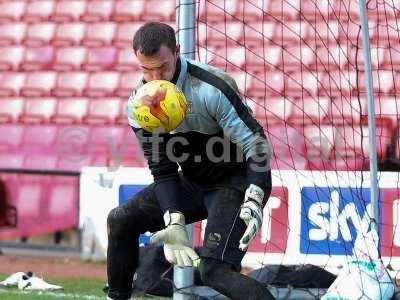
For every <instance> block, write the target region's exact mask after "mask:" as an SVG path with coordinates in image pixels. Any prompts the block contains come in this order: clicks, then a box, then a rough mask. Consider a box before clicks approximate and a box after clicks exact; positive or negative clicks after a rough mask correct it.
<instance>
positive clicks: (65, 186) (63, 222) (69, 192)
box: [48, 177, 79, 230]
mask: <svg viewBox="0 0 400 300" xmlns="http://www.w3.org/2000/svg"><path fill="white" fill-rule="evenodd" d="M78 190H79V180H78V178H70V177H67V178H65V179H63V180H62V181H61V182H60V181H59V180H56V181H55V182H54V183H53V184H52V186H51V188H50V195H49V206H48V214H49V216H50V217H51V218H54V219H56V220H58V222H57V221H55V222H56V224H57V223H59V224H57V230H66V229H70V228H74V227H76V226H77V224H78V218H79V217H78V213H77V212H78V206H79V202H78V201H79V193H78ZM65 199H68V201H65Z"/></svg>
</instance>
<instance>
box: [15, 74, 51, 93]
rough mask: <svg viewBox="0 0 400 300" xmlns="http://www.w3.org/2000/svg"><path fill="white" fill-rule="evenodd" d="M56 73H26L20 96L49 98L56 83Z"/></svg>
mask: <svg viewBox="0 0 400 300" xmlns="http://www.w3.org/2000/svg"><path fill="white" fill-rule="evenodd" d="M56 76H57V73H56V72H53V71H42V72H32V73H28V74H27V76H26V80H25V84H24V86H23V88H22V89H21V94H22V95H24V96H27V97H44V96H50V95H51V91H52V90H53V88H54V86H55V83H56Z"/></svg>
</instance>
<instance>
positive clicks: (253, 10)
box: [236, 0, 272, 21]
mask: <svg viewBox="0 0 400 300" xmlns="http://www.w3.org/2000/svg"><path fill="white" fill-rule="evenodd" d="M271 2H272V0H251V1H239V3H238V7H237V9H238V10H237V12H236V16H237V17H239V19H243V18H244V19H245V20H254V21H262V20H264V19H265V17H266V14H267V12H268V8H269V5H270V3H271Z"/></svg>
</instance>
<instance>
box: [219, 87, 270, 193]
mask: <svg viewBox="0 0 400 300" xmlns="http://www.w3.org/2000/svg"><path fill="white" fill-rule="evenodd" d="M213 106H214V108H215V110H214V112H215V115H214V117H215V119H216V120H217V122H218V124H219V125H220V126H221V128H222V129H223V131H224V134H225V136H227V137H228V138H229V139H230V140H231V141H232V142H234V143H235V144H237V145H239V146H240V147H241V149H242V150H243V153H244V155H245V159H246V165H247V181H248V182H247V183H248V185H249V186H250V185H251V184H254V185H256V186H258V187H260V188H261V189H262V190H263V191H264V192H265V191H266V189H267V179H268V174H269V170H270V168H271V167H270V160H271V148H270V145H269V142H268V140H267V138H266V136H265V134H264V130H263V128H262V127H261V125H260V124H259V123H258V122H257V120H256V119H254V117H253V116H252V115H251V113H250V111H249V109H248V108H247V106H246V105H245V104H244V103H243V102H242V100H241V98H240V96H239V95H238V94H237V93H236V92H235V91H234V90H233V89H231V90H229V89H227V90H226V91H225V93H223V92H220V94H219V99H218V101H216V103H215V104H213Z"/></svg>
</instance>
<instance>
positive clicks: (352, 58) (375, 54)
mask: <svg viewBox="0 0 400 300" xmlns="http://www.w3.org/2000/svg"><path fill="white" fill-rule="evenodd" d="M384 54H385V49H384V48H381V47H380V48H377V47H372V48H371V68H372V70H378V69H380V67H381V66H383V65H384V59H385V57H384ZM348 60H349V64H350V65H351V66H354V67H355V66H357V69H358V70H364V69H365V64H364V61H365V60H364V53H363V51H362V49H360V48H359V47H356V46H354V47H351V48H350V49H349V52H348Z"/></svg>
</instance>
